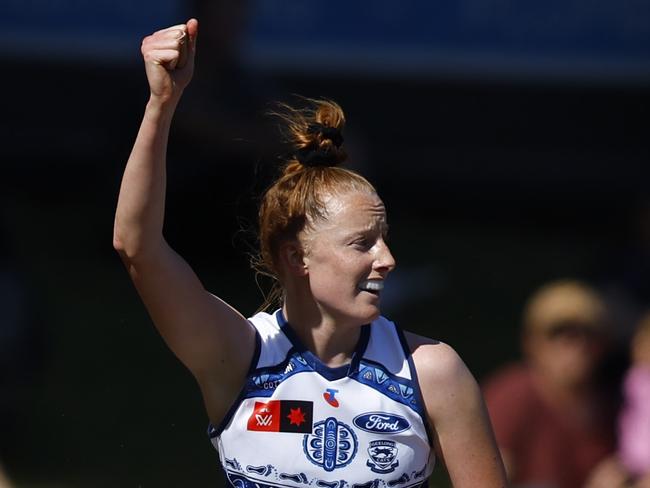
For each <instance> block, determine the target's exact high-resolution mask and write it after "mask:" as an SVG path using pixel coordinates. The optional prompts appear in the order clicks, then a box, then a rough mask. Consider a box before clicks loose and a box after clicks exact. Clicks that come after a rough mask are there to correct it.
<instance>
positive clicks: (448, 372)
mask: <svg viewBox="0 0 650 488" xmlns="http://www.w3.org/2000/svg"><path fill="white" fill-rule="evenodd" d="M404 335H405V337H406V342H407V343H408V345H409V348H410V350H411V354H412V355H413V362H414V363H415V369H416V370H417V373H418V376H419V377H420V380H421V381H422V382H423V383H424V382H426V383H427V384H431V382H434V383H435V384H436V385H438V386H441V384H446V383H452V384H456V383H458V382H459V381H462V380H467V379H468V378H472V376H471V373H470V372H469V370H468V369H467V366H465V363H464V362H463V360H462V359H461V358H460V356H459V355H458V353H457V352H456V351H455V350H454V348H453V347H451V346H450V345H449V344H446V343H444V342H441V341H437V340H435V339H430V338H428V337H424V336H421V335H418V334H413V333H411V332H405V333H404ZM472 379H473V378H472Z"/></svg>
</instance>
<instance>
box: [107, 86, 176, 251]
mask: <svg viewBox="0 0 650 488" xmlns="http://www.w3.org/2000/svg"><path fill="white" fill-rule="evenodd" d="M176 105H177V100H170V101H166V102H163V101H160V100H158V99H156V98H155V97H152V99H150V100H149V102H148V103H147V106H146V109H145V113H144V116H143V119H142V123H141V125H140V129H139V131H138V135H137V137H136V140H135V143H134V145H133V149H132V151H131V155H130V156H129V159H128V162H127V164H126V168H125V170H124V176H123V178H122V185H121V188H120V195H119V199H118V203H117V211H116V214H115V227H114V234H113V243H114V246H115V248H116V249H117V250H118V251H120V252H121V253H122V254H124V255H126V256H128V257H131V258H133V257H136V256H138V255H140V254H142V253H143V252H146V251H147V249H149V248H150V247H151V246H153V245H156V244H157V243H159V242H161V240H162V229H163V221H164V215H165V189H166V168H165V166H166V152H167V141H168V138H169V129H170V127H171V122H172V117H173V114H174V110H175V108H176Z"/></svg>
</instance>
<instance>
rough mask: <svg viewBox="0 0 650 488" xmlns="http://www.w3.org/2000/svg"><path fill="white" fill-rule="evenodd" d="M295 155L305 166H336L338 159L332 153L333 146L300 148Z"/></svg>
mask: <svg viewBox="0 0 650 488" xmlns="http://www.w3.org/2000/svg"><path fill="white" fill-rule="evenodd" d="M294 157H295V158H296V159H297V160H298V161H299V162H300V164H302V165H303V166H310V167H314V166H323V167H324V166H336V165H337V163H338V161H337V160H336V157H335V156H334V155H333V154H332V150H331V148H328V149H316V150H314V149H307V148H303V149H301V150H299V151H298V152H297V153H296V154H295V155H294Z"/></svg>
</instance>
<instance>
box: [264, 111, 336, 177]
mask: <svg viewBox="0 0 650 488" xmlns="http://www.w3.org/2000/svg"><path fill="white" fill-rule="evenodd" d="M302 101H303V102H306V103H305V105H306V106H304V107H303V108H294V107H291V106H290V105H287V104H279V109H280V110H279V111H277V112H272V114H273V115H276V116H279V117H280V119H281V120H282V122H283V124H282V125H281V127H280V129H281V130H282V132H283V134H284V136H285V139H286V141H287V142H288V143H289V144H290V145H291V152H290V153H289V157H288V160H287V165H286V166H285V168H284V174H289V173H293V172H294V171H299V170H300V168H303V167H311V168H313V167H328V166H337V165H339V164H341V163H342V162H343V161H345V159H346V158H347V154H346V153H345V151H344V149H343V147H342V146H343V141H344V139H343V134H342V130H343V126H344V125H345V115H344V114H343V110H342V109H341V107H340V106H339V105H338V104H337V103H336V102H333V101H331V100H316V99H311V98H304V99H302Z"/></svg>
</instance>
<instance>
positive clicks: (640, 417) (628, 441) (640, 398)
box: [619, 313, 650, 486]
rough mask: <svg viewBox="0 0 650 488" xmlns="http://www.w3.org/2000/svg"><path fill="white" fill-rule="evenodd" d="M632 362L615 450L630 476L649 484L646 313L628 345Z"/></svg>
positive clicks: (649, 323)
mask: <svg viewBox="0 0 650 488" xmlns="http://www.w3.org/2000/svg"><path fill="white" fill-rule="evenodd" d="M631 358H632V365H631V366H630V369H629V370H628V372H627V374H626V376H625V383H624V387H623V396H624V401H625V403H624V405H623V411H622V412H621V417H620V423H619V447H620V448H619V453H620V457H621V462H622V463H623V466H624V467H625V468H626V469H627V470H628V472H629V473H630V475H631V476H632V477H634V478H642V477H644V476H645V477H646V479H647V481H646V483H648V484H649V486H650V313H648V314H647V315H645V317H644V318H643V319H642V320H641V322H640V323H639V326H638V328H637V331H636V334H635V335H634V339H633V340H632V347H631Z"/></svg>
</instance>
